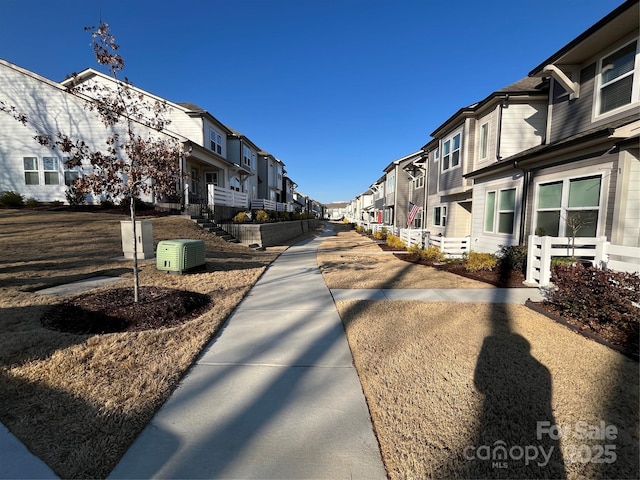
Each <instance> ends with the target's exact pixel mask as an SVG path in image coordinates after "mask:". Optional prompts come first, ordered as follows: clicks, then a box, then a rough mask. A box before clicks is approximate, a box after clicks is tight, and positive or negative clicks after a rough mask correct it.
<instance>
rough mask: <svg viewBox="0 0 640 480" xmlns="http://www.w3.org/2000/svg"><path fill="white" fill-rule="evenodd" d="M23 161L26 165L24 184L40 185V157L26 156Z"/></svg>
mask: <svg viewBox="0 0 640 480" xmlns="http://www.w3.org/2000/svg"><path fill="white" fill-rule="evenodd" d="M22 163H23V165H24V184H25V185H39V184H40V179H39V174H38V159H37V158H36V157H24V158H23V159H22Z"/></svg>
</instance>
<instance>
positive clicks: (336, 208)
mask: <svg viewBox="0 0 640 480" xmlns="http://www.w3.org/2000/svg"><path fill="white" fill-rule="evenodd" d="M348 207H349V202H333V203H327V204H326V205H325V208H326V214H327V218H328V219H329V220H334V221H338V220H342V219H343V218H346V217H347V208H348Z"/></svg>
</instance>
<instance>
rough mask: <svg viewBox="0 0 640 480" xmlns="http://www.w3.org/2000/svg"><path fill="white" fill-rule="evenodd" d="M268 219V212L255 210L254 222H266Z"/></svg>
mask: <svg viewBox="0 0 640 480" xmlns="http://www.w3.org/2000/svg"><path fill="white" fill-rule="evenodd" d="M268 221H269V214H268V213H267V212H265V211H264V210H258V211H257V212H256V222H259V223H266V222H268Z"/></svg>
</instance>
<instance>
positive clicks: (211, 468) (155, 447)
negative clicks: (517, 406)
mask: <svg viewBox="0 0 640 480" xmlns="http://www.w3.org/2000/svg"><path fill="white" fill-rule="evenodd" d="M331 234H332V233H331V231H325V232H324V233H323V236H326V235H331ZM321 241H322V236H320V237H317V238H314V239H311V240H308V241H305V242H302V243H300V244H297V245H295V246H293V247H291V248H289V249H288V250H287V251H285V252H283V253H282V254H281V255H280V256H279V257H278V259H277V260H276V261H275V262H274V263H273V264H272V265H271V266H270V267H269V268H268V269H267V270H266V272H265V273H264V275H263V276H262V277H261V278H260V279H259V281H258V282H257V283H256V285H255V286H254V287H253V288H252V289H251V291H250V293H249V294H248V295H247V297H246V298H245V299H244V300H243V301H242V302H241V303H240V305H239V306H238V308H237V309H236V310H235V312H234V313H233V314H232V315H231V317H230V319H229V320H228V322H227V324H226V326H225V328H224V329H223V331H222V332H221V333H220V334H219V336H218V337H217V338H216V339H215V340H214V341H213V342H212V343H211V344H210V345H209V346H208V347H207V348H206V350H205V351H204V353H203V354H202V356H201V357H200V358H199V360H198V361H197V362H196V364H195V366H194V367H193V368H192V369H191V370H190V372H189V374H188V375H187V376H186V377H185V379H184V380H183V381H182V383H181V384H180V386H179V387H178V388H177V390H176V391H175V392H174V394H173V395H172V396H171V398H170V399H169V400H168V401H167V403H166V404H165V405H164V406H163V407H162V408H161V409H160V411H159V412H158V413H157V414H156V416H155V417H154V418H153V420H152V421H151V423H150V424H149V425H148V427H147V428H146V429H145V430H144V431H143V432H142V434H141V435H140V436H139V438H138V439H137V440H136V441H135V442H134V444H133V445H132V447H131V448H130V449H129V451H128V452H127V453H126V454H125V456H124V457H123V458H122V460H121V461H120V463H119V464H118V465H117V467H116V468H115V469H114V471H113V472H112V473H111V476H110V478H151V477H155V478H158V477H160V478H243V479H253V478H263V479H267V478H296V479H300V478H331V479H334V478H335V479H338V478H344V479H350V478H361V479H377V478H379V479H385V478H386V472H385V469H384V466H383V463H382V460H381V458H380V452H379V447H378V442H377V439H376V437H375V435H374V432H373V428H372V425H371V421H370V417H369V411H368V408H367V404H366V401H365V398H364V394H363V393H362V387H361V385H360V381H359V379H358V375H357V373H356V370H355V368H354V366H353V363H352V357H351V351H350V350H349V346H348V344H347V341H346V337H345V334H344V330H343V327H342V323H341V321H340V317H339V316H338V313H337V311H336V308H335V305H334V302H333V298H332V296H331V294H330V292H329V289H328V288H327V286H326V284H325V283H324V281H323V279H322V275H321V274H320V271H319V269H318V266H317V261H316V251H317V247H318V245H319V243H320V242H321Z"/></svg>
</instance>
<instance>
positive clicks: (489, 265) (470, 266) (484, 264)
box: [464, 252, 498, 272]
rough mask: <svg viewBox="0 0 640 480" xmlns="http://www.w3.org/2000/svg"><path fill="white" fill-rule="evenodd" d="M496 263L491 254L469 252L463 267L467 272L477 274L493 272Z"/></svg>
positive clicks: (494, 257)
mask: <svg viewBox="0 0 640 480" xmlns="http://www.w3.org/2000/svg"><path fill="white" fill-rule="evenodd" d="M497 263H498V261H497V259H496V256H495V255H494V254H492V253H478V252H469V255H468V256H467V257H466V259H465V262H464V266H465V270H467V272H479V271H481V270H493V269H494V268H495V267H496V265H497Z"/></svg>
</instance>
